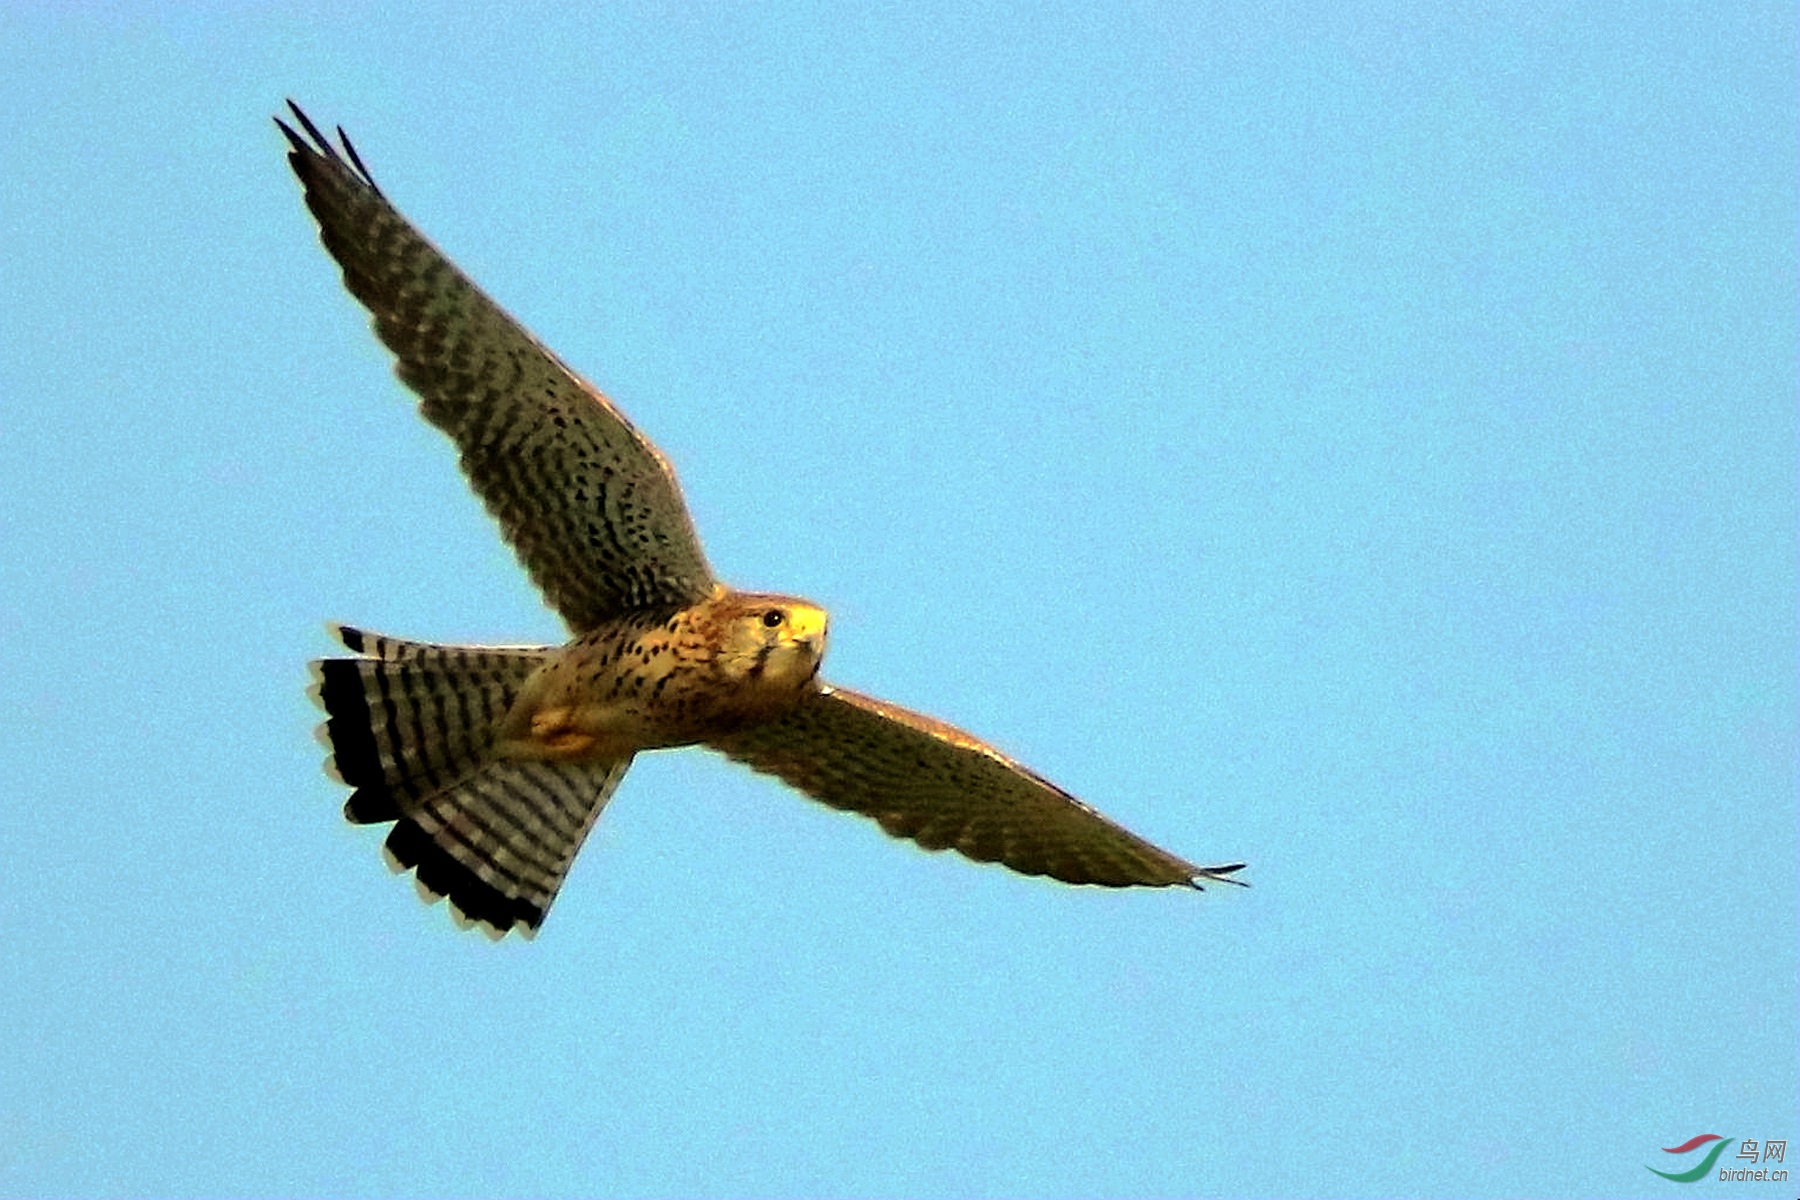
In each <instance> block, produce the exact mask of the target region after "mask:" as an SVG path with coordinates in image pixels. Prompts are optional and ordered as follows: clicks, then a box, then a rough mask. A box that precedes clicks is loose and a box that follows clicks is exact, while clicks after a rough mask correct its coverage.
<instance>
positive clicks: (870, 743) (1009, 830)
mask: <svg viewBox="0 0 1800 1200" xmlns="http://www.w3.org/2000/svg"><path fill="white" fill-rule="evenodd" d="M708 744H709V745H711V746H712V747H713V748H714V749H716V750H718V751H720V752H722V753H724V754H726V755H727V756H729V757H731V758H734V759H737V760H738V761H739V762H742V763H744V764H746V765H748V766H750V767H753V768H754V769H756V770H758V771H763V772H766V773H768V774H770V775H775V776H778V777H780V778H781V779H783V780H785V781H787V782H788V783H790V784H792V785H793V786H794V787H797V788H799V789H800V790H801V791H803V792H805V793H806V794H807V795H809V796H812V797H813V798H814V799H815V800H821V801H823V802H824V803H826V804H829V805H831V806H832V807H833V808H841V809H844V810H846V811H848V812H854V813H861V814H862V815H863V816H865V817H872V818H874V819H875V821H877V822H878V823H879V824H880V825H881V827H882V828H883V829H884V830H886V831H887V832H888V833H890V834H892V835H893V836H895V837H903V838H911V839H912V840H913V841H915V842H917V843H918V844H919V845H921V846H923V847H925V849H927V850H956V851H958V852H959V853H961V854H963V855H966V856H967V857H969V858H972V859H975V860H976V861H977V862H997V863H1001V864H1003V865H1004V866H1007V867H1010V868H1012V869H1013V870H1015V871H1018V872H1020V873H1022V874H1026V875H1048V876H1050V877H1052V878H1054V879H1060V880H1063V881H1064V882H1065V883H1094V884H1101V885H1104V886H1107V887H1129V886H1132V885H1143V886H1149V887H1164V886H1169V885H1172V884H1187V885H1190V886H1192V887H1196V888H1198V887H1200V886H1201V884H1202V883H1203V882H1218V883H1237V882H1238V881H1237V880H1235V879H1230V878H1228V876H1229V875H1230V874H1231V873H1232V872H1233V871H1237V870H1239V869H1241V868H1242V867H1243V865H1244V864H1242V863H1233V864H1229V865H1226V866H1219V867H1197V866H1195V865H1194V864H1193V863H1190V862H1188V861H1186V860H1185V859H1181V858H1177V857H1175V856H1174V855H1173V854H1170V853H1169V852H1168V851H1166V850H1161V849H1158V848H1157V847H1155V846H1153V845H1151V844H1150V843H1149V842H1147V841H1145V840H1144V839H1143V838H1141V837H1138V836H1137V835H1136V834H1134V833H1132V832H1130V831H1129V830H1127V829H1124V828H1122V827H1121V826H1119V825H1116V824H1114V823H1113V822H1112V821H1109V820H1107V819H1106V818H1105V817H1103V816H1101V815H1100V814H1099V813H1097V812H1095V811H1094V810H1093V809H1091V808H1089V807H1088V806H1087V805H1085V804H1083V803H1082V802H1081V801H1079V800H1077V799H1076V798H1075V797H1073V796H1071V795H1069V794H1068V793H1067V792H1065V791H1063V790H1062V789H1061V788H1059V787H1057V786H1056V785H1055V784H1053V783H1051V782H1050V781H1049V780H1047V779H1044V778H1043V777H1042V776H1040V775H1037V774H1035V773H1033V772H1032V771H1030V770H1029V769H1027V768H1025V767H1023V766H1021V765H1020V764H1018V763H1016V762H1014V761H1013V760H1012V759H1010V758H1007V757H1006V756H1005V755H1004V754H1001V753H1000V752H999V751H997V750H995V749H994V748H993V747H991V746H989V745H987V744H986V743H984V742H982V741H980V740H979V739H977V738H974V737H972V736H970V735H969V734H967V733H964V732H963V731H962V730H960V729H956V728H954V727H952V726H950V725H946V724H944V723H943V722H941V721H936V720H933V719H932V718H930V717H927V716H922V715H921V714H919V713H915V712H909V711H908V710H906V709H904V708H901V707H899V706H898V705H894V704H888V703H886V702H885V701H881V700H876V699H874V698H873V697H870V696H863V695H859V694H857V693H856V692H852V691H848V690H846V689H844V688H832V687H821V688H820V689H819V690H818V691H816V692H813V693H810V694H809V695H808V696H807V698H806V699H805V700H803V701H802V702H801V704H800V705H799V707H798V708H796V709H795V710H794V711H793V712H791V713H789V714H788V715H786V716H784V717H782V718H781V719H779V720H777V721H773V722H770V723H769V724H766V725H758V726H755V727H753V728H750V729H745V730H742V731H740V732H738V733H734V734H731V735H729V736H727V737H723V738H718V739H715V740H713V741H711V742H710V743H708Z"/></svg>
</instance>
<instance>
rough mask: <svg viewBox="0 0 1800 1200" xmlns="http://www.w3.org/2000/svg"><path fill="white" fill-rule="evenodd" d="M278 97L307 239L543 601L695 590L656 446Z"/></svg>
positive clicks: (611, 604) (705, 586)
mask: <svg viewBox="0 0 1800 1200" xmlns="http://www.w3.org/2000/svg"><path fill="white" fill-rule="evenodd" d="M289 107H290V108H292V109H293V112H294V116H295V117H296V119H298V121H299V122H300V125H301V127H302V128H303V129H304V130H305V134H304V136H303V135H302V134H301V133H298V132H296V131H295V130H294V129H293V128H292V127H290V126H289V125H287V124H286V123H285V122H283V121H282V120H280V119H279V118H277V119H276V122H275V123H276V124H277V125H279V126H280V127H281V131H282V133H284V134H285V135H286V136H287V139H288V141H289V143H291V145H292V147H293V149H292V151H291V152H290V153H289V155H288V161H289V163H290V164H291V165H292V166H293V169H294V174H295V175H297V176H298V177H299V179H300V182H301V185H302V187H303V188H304V190H305V195H306V204H307V207H308V208H309V209H311V210H312V213H313V215H314V217H316V218H317V220H318V222H319V238H320V241H322V242H323V243H324V245H325V248H326V250H328V251H329V252H330V253H331V256H332V258H334V259H335V260H336V261H337V263H338V265H339V266H340V267H341V268H342V270H343V276H344V284H345V286H346V287H347V288H348V289H349V290H350V293H351V294H352V295H353V296H355V297H356V298H357V299H358V300H359V301H361V302H362V304H363V305H364V306H365V307H366V308H367V309H368V310H369V313H370V315H371V317H372V318H373V323H374V327H375V332H376V334H377V336H378V337H380V339H381V341H382V342H383V343H384V344H385V345H386V346H387V347H388V349H389V350H391V351H393V353H394V355H395V357H396V358H397V360H398V361H397V363H396V366H395V371H396V373H397V374H398V375H399V376H400V378H401V380H402V381H403V382H405V383H406V385H407V386H408V387H410V388H411V389H412V390H413V391H414V392H416V393H417V394H418V396H419V400H420V405H419V407H420V411H421V412H422V413H423V414H424V415H425V417H426V419H428V420H429V421H430V422H431V423H432V424H433V425H436V426H437V427H438V428H439V429H441V430H443V431H444V432H445V433H446V434H448V435H449V436H450V438H451V439H452V440H453V441H454V442H455V443H456V446H457V449H458V450H459V451H460V452H461V456H462V468H463V471H464V473H465V474H466V475H467V476H468V479H469V483H470V485H471V486H472V487H473V488H474V489H475V491H476V493H477V494H478V495H480V496H481V498H482V500H483V501H484V502H485V503H486V505H487V507H488V510H489V511H490V512H491V513H493V515H494V517H495V518H496V519H497V520H498V521H499V523H500V528H501V531H502V533H503V534H504V535H505V537H506V540H507V541H508V542H509V543H511V545H512V547H513V549H514V550H515V551H516V552H517V553H518V556H519V558H520V560H521V561H522V562H523V563H524V565H525V569H526V570H527V571H528V572H529V573H530V575H531V577H532V579H533V580H534V581H535V582H536V583H537V585H538V587H539V588H540V589H541V590H542V591H543V593H544V595H545V597H546V598H547V599H548V600H549V602H550V604H551V605H552V606H553V607H555V609H556V610H557V611H558V612H559V613H561V614H562V616H563V619H564V620H565V621H567V622H568V624H569V625H570V626H571V627H572V628H573V629H575V630H577V631H585V630H588V629H592V628H593V627H595V626H597V625H599V624H601V623H602V622H603V621H605V620H607V619H608V618H611V617H615V616H617V615H619V614H620V613H623V612H627V611H630V610H633V609H642V608H659V607H681V606H686V605H688V604H692V603H695V602H696V601H699V600H701V599H703V598H705V597H706V596H707V595H708V594H709V593H710V592H711V590H712V587H713V582H714V581H713V575H712V571H711V569H710V568H709V567H708V566H707V563H706V556H705V554H704V552H703V551H702V550H701V548H700V541H699V538H698V537H697V536H696V535H695V532H694V526H693V521H692V519H691V518H690V517H689V515H688V512H687V507H686V505H684V504H683V502H682V499H681V492H680V490H679V488H678V487H677V485H676V482H675V474H674V471H673V470H672V469H671V468H670V466H669V464H668V462H667V460H665V459H664V458H663V456H662V455H661V453H659V452H658V451H657V449H656V447H655V446H654V445H652V444H651V442H650V440H649V439H648V438H646V437H645V436H644V435H643V434H641V433H639V432H638V431H637V429H636V428H634V427H633V426H632V424H631V422H630V421H629V420H627V419H626V418H625V415H624V414H623V413H621V412H620V411H619V410H618V409H617V408H616V407H614V406H613V404H612V402H611V401H609V400H608V399H607V398H606V396H605V395H603V394H602V393H601V392H600V390H599V389H598V388H596V387H594V386H593V385H592V384H591V383H588V382H587V381H586V380H584V379H582V378H581V377H580V376H579V375H577V374H576V373H575V372H574V371H572V370H570V369H569V367H567V366H566V365H565V364H564V363H563V362H562V361H561V360H560V359H558V358H557V357H556V355H555V354H553V353H552V352H551V351H550V350H549V348H547V347H546V346H544V345H543V343H541V342H539V341H538V340H537V339H536V338H534V337H533V336H532V335H531V334H530V333H529V332H527V331H526V330H525V329H524V328H523V327H522V326H521V325H519V323H518V322H516V321H515V320H513V319H512V318H511V317H510V316H508V315H507V314H506V313H505V311H503V310H502V309H501V308H500V307H499V306H498V305H497V304H495V303H494V302H493V301H492V300H490V299H489V298H488V297H487V296H486V295H485V294H484V293H483V292H482V291H481V290H480V289H479V288H478V287H476V286H475V284H474V283H473V282H472V281H471V280H470V279H469V278H468V277H467V276H465V275H464V274H463V273H462V272H461V271H459V270H458V269H457V268H456V266H455V264H453V263H452V262H451V261H450V260H449V259H448V258H447V257H445V256H444V254H443V253H442V252H441V251H439V250H438V249H437V248H436V247H435V246H433V245H432V244H431V243H430V242H429V241H427V240H426V239H425V237H424V236H423V235H422V234H420V233H419V232H418V230H416V229H415V228H413V226H412V225H411V223H409V222H408V221H407V220H406V218H405V217H403V216H401V215H400V213H399V211H398V210H397V209H395V208H394V207H393V206H392V205H391V204H390V203H388V200H387V198H386V197H385V196H383V195H382V193H381V190H380V188H378V187H377V186H376V185H375V182H374V180H373V179H372V178H371V177H370V175H369V172H368V170H367V169H366V168H365V167H364V166H363V164H362V160H361V158H360V157H359V156H358V155H357V153H356V150H355V147H353V146H352V145H351V144H350V141H349V139H348V138H346V137H345V136H344V133H343V130H342V129H340V130H338V139H339V142H340V144H341V146H342V153H339V150H338V149H337V148H334V147H333V146H332V144H331V143H330V141H329V140H328V139H327V138H326V137H325V136H324V135H323V134H322V133H320V132H319V129H318V127H317V126H315V125H314V124H313V123H312V122H311V121H310V120H308V119H307V116H306V114H305V113H303V112H301V111H300V109H299V107H298V106H295V105H294V104H293V103H292V102H290V103H289Z"/></svg>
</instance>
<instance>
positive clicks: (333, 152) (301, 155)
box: [275, 97, 387, 200]
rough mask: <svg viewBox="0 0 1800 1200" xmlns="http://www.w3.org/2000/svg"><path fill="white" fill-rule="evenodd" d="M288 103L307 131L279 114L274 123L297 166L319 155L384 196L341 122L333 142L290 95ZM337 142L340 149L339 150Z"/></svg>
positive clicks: (297, 119)
mask: <svg viewBox="0 0 1800 1200" xmlns="http://www.w3.org/2000/svg"><path fill="white" fill-rule="evenodd" d="M287 106H288V111H289V112H291V113H293V114H294V120H296V121H298V122H300V128H302V129H304V130H305V131H306V136H305V137H302V136H301V135H300V134H298V133H296V132H295V131H294V128H293V126H291V125H289V124H288V123H287V122H286V121H284V120H282V119H281V118H280V117H276V118H275V124H276V126H277V127H278V128H280V130H281V132H282V134H283V135H284V136H286V138H287V140H288V142H289V144H291V145H292V146H293V147H294V154H295V155H297V156H298V157H297V158H296V159H295V160H294V161H295V167H296V169H298V168H299V165H300V163H301V162H302V161H304V160H306V159H314V158H322V159H324V160H325V161H327V162H330V163H334V164H336V165H337V166H339V167H341V168H343V170H344V171H345V173H346V174H349V175H352V176H354V177H355V178H356V181H357V182H358V183H360V184H362V185H363V186H364V187H366V188H368V189H369V190H370V191H371V192H374V193H375V194H376V195H377V196H381V198H382V199H383V200H385V199H387V197H386V196H385V195H382V191H381V188H380V187H379V186H378V185H377V184H376V182H375V176H373V175H372V174H370V173H369V168H368V167H367V166H365V165H364V164H363V160H362V155H360V154H358V153H357V152H356V147H355V146H354V145H352V144H351V142H350V136H349V135H348V134H346V133H345V132H344V127H343V126H342V125H339V126H338V127H337V135H338V145H337V146H334V145H332V144H331V139H330V138H328V137H326V136H325V134H324V132H323V131H322V130H320V128H319V127H318V126H317V125H315V124H313V119H312V118H311V117H309V116H307V115H306V110H305V109H303V108H301V107H300V106H299V105H298V104H296V103H295V102H294V101H293V99H292V98H291V97H290V98H289V100H288V102H287ZM340 146H341V147H342V153H340V152H339V147H340ZM346 159H348V161H346Z"/></svg>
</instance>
